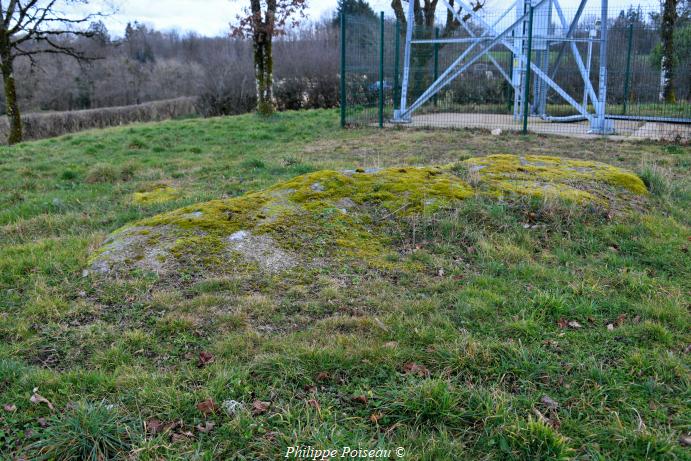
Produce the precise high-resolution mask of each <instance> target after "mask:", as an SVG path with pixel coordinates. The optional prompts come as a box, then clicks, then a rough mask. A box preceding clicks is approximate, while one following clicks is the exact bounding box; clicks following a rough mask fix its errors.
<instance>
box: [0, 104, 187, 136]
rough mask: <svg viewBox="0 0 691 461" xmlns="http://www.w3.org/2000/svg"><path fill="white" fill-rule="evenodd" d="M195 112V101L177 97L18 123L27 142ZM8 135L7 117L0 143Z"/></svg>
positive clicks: (31, 117) (41, 116)
mask: <svg viewBox="0 0 691 461" xmlns="http://www.w3.org/2000/svg"><path fill="white" fill-rule="evenodd" d="M197 113H198V112H197V109H196V99H195V98H177V99H170V100H165V101H155V102H148V103H145V104H137V105H134V106H121V107H105V108H101V109H89V110H74V111H67V112H50V113H33V114H26V115H24V116H22V122H23V123H24V139H26V140H31V139H42V138H50V137H53V136H60V135H62V134H66V133H74V132H77V131H83V130H88V129H92V128H107V127H110V126H119V125H126V124H129V123H135V122H157V121H161V120H167V119H172V118H180V117H186V116H191V115H196V114H197ZM8 133H9V123H8V121H7V117H0V142H2V143H4V142H5V140H6V139H7V134H8Z"/></svg>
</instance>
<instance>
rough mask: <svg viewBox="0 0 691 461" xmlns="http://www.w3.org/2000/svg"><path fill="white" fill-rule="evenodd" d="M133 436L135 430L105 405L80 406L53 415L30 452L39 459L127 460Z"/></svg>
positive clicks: (82, 404) (89, 404)
mask: <svg viewBox="0 0 691 461" xmlns="http://www.w3.org/2000/svg"><path fill="white" fill-rule="evenodd" d="M133 434H134V432H133V427H132V426H130V425H128V424H127V421H126V420H125V419H124V418H123V417H122V416H120V415H118V413H117V412H116V411H114V410H112V409H111V408H109V407H107V406H106V405H104V404H103V403H79V404H77V405H76V406H75V407H74V408H72V409H71V410H68V411H67V412H65V413H63V414H61V415H57V416H53V417H52V418H51V419H50V420H49V421H48V427H47V428H46V430H45V431H44V432H42V433H41V434H40V439H39V440H38V441H36V442H34V443H33V444H32V445H31V446H30V450H31V451H32V452H34V453H36V454H37V455H38V456H37V457H38V459H64V460H71V459H74V460H84V461H101V460H106V459H107V460H117V459H125V457H126V455H127V453H128V451H129V450H130V448H131V442H132V438H133Z"/></svg>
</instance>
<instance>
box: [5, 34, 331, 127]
mask: <svg viewBox="0 0 691 461" xmlns="http://www.w3.org/2000/svg"><path fill="white" fill-rule="evenodd" d="M91 27H92V28H93V29H94V30H96V31H97V32H98V34H97V38H96V39H85V38H76V39H74V41H73V42H72V43H71V44H72V45H75V46H77V47H78V48H79V49H80V50H83V51H84V52H85V53H87V54H88V55H89V56H92V57H96V58H98V59H94V60H91V61H88V62H82V63H79V62H77V61H75V60H74V59H72V58H70V57H68V56H62V55H52V54H48V55H39V56H36V57H35V58H34V59H35V61H34V62H33V63H32V62H31V61H29V60H28V59H20V60H18V61H17V63H16V68H15V77H16V81H17V85H18V88H17V90H18V95H19V105H20V108H21V109H22V113H24V114H29V113H31V112H43V111H74V110H86V109H96V108H102V107H113V106H132V105H140V104H143V103H147V102H151V101H159V100H170V99H176V98H180V97H194V98H195V101H196V107H195V111H196V112H198V113H200V114H202V115H225V114H237V113H243V112H247V111H250V110H252V109H253V108H254V105H255V85H254V75H253V66H252V50H251V44H250V43H249V42H246V41H242V40H235V39H231V38H228V37H215V38H211V37H202V36H199V35H195V34H186V35H180V34H178V33H177V32H160V31H156V30H152V29H150V28H149V27H147V26H145V25H142V24H138V23H134V24H131V25H128V27H127V29H126V32H125V35H124V37H123V38H121V39H117V40H115V39H112V38H111V37H110V34H109V32H108V31H107V29H106V28H105V26H104V25H103V24H102V23H95V24H92V26H91ZM274 61H275V63H274V69H275V76H276V89H275V95H276V99H277V105H278V107H279V109H300V108H317V107H335V106H337V105H338V62H339V61H338V31H337V30H335V29H333V27H332V25H331V24H330V23H321V24H312V25H309V26H306V27H303V28H302V29H300V30H298V31H295V32H294V33H292V34H291V35H289V36H285V37H282V38H281V40H279V41H278V42H276V43H275V44H274ZM3 99H4V96H0V101H2V105H0V107H2V109H0V114H3V113H4V100H3ZM110 115H112V113H111V114H110ZM107 117H108V115H106V118H107ZM3 124H4V123H3ZM27 128H29V127H28V126H27ZM27 134H28V133H27Z"/></svg>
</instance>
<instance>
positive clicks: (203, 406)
mask: <svg viewBox="0 0 691 461" xmlns="http://www.w3.org/2000/svg"><path fill="white" fill-rule="evenodd" d="M197 410H199V411H200V412H201V413H202V414H203V415H204V416H209V415H210V414H213V413H216V411H218V405H216V403H215V402H214V401H213V399H208V400H204V401H203V402H199V403H198V404H197Z"/></svg>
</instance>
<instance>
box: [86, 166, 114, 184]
mask: <svg viewBox="0 0 691 461" xmlns="http://www.w3.org/2000/svg"><path fill="white" fill-rule="evenodd" d="M119 177H120V172H119V171H118V170H117V168H115V167H114V166H113V165H109V164H107V163H97V164H96V165H94V166H92V167H91V168H90V169H89V171H88V173H87V174H86V182H88V183H89V184H95V183H105V182H115V181H117V180H118V178H119Z"/></svg>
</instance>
